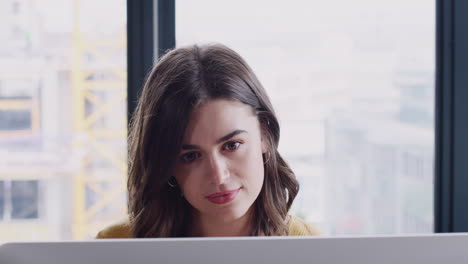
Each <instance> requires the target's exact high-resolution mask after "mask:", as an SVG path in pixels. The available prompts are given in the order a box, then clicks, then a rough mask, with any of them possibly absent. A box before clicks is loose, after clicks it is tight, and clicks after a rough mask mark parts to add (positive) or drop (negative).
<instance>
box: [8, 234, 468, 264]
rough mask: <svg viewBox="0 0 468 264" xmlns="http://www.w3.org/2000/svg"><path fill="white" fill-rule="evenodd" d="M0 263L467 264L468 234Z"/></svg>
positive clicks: (213, 245) (247, 241)
mask: <svg viewBox="0 0 468 264" xmlns="http://www.w3.org/2000/svg"><path fill="white" fill-rule="evenodd" d="M0 263H1V264H32V263H34V264H58V263H60V264H84V263H86V264H92V263H93V264H94V263H96V264H130V263H132V264H149V263H151V264H155V263H161V264H164V263H177V264H181V263H190V264H208V263H217V264H218V263H223V264H230V263H232V264H234V263H235V264H239V263H242V264H246V263H256V264H258V263H267V264H274V263H281V264H293V263H307V264H311V263H320V264H337V263H346V264H358V263H359V264H364V263H372V264H402V263H408V264H436V263H437V264H441V263H450V264H454V263H460V264H461V263H464V264H466V263H468V235H467V234H435V235H414V236H385V237H243V238H165V239H119V240H93V241H81V242H79V241H76V242H36V243H29V242H25V243H7V244H4V245H2V246H0Z"/></svg>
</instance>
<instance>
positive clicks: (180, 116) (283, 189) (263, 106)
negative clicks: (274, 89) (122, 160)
mask: <svg viewBox="0 0 468 264" xmlns="http://www.w3.org/2000/svg"><path fill="white" fill-rule="evenodd" d="M212 99H227V100H237V101H240V102H242V103H244V104H246V105H249V106H251V107H252V111H253V112H254V113H255V114H256V116H257V117H258V121H259V123H260V127H261V133H262V137H263V139H264V140H266V142H267V145H268V152H267V153H266V154H264V155H263V160H264V171H265V177H264V182H263V186H262V189H261V191H260V194H259V196H258V197H257V199H256V201H255V202H254V205H253V206H254V208H255V210H254V215H253V218H252V219H251V220H252V221H253V222H252V226H253V229H252V231H251V235H253V236H256V235H266V236H272V235H286V234H287V233H288V227H287V224H286V221H285V220H286V217H287V213H288V211H289V209H290V207H291V205H292V203H293V201H294V198H295V197H296V195H297V193H298V191H299V183H298V182H297V180H296V177H295V175H294V173H293V171H292V170H291V169H290V168H289V166H288V164H287V163H286V161H285V160H284V159H283V158H282V157H281V155H280V154H279V153H278V150H277V149H278V142H279V139H280V127H279V124H278V120H277V118H276V115H275V112H274V110H273V107H272V105H271V102H270V100H269V98H268V96H267V93H266V92H265V89H264V88H263V86H262V85H261V84H260V82H259V80H258V79H257V77H256V76H255V74H254V73H253V71H252V70H251V69H250V67H249V66H248V65H247V63H246V62H245V61H244V60H243V59H242V58H241V56H240V55H239V54H237V53H236V52H235V51H233V50H231V49H229V48H228V47H226V46H224V45H221V44H212V45H203V46H197V45H194V46H188V47H183V48H177V49H174V50H172V51H170V52H168V53H167V54H166V55H164V56H163V57H162V58H161V59H160V60H159V62H158V63H157V64H156V65H155V66H154V68H153V69H152V70H151V72H150V74H149V75H148V77H147V78H146V81H145V84H144V87H143V90H142V92H141V94H140V97H139V100H138V104H137V107H136V110H135V112H134V115H133V117H132V120H131V123H130V128H129V175H128V186H127V187H128V199H129V200H128V209H129V215H130V226H131V232H132V234H133V236H134V237H137V238H150V237H184V236H187V235H188V230H189V227H190V224H191V220H190V210H191V205H190V204H189V203H188V202H187V201H186V200H185V198H183V197H181V195H180V190H178V189H177V188H171V187H170V186H169V185H168V184H167V183H168V180H169V178H170V177H171V174H170V172H171V170H172V169H173V168H174V166H175V162H176V159H177V155H178V154H179V151H180V149H181V146H182V140H183V136H184V133H185V129H186V127H187V124H188V122H189V117H190V114H191V113H192V111H193V110H194V109H195V108H196V107H197V106H198V105H200V104H201V103H203V102H205V101H207V100H212Z"/></svg>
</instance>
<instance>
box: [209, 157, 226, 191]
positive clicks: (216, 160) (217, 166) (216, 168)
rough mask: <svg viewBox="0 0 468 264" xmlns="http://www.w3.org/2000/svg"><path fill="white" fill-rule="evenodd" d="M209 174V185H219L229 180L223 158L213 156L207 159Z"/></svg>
mask: <svg viewBox="0 0 468 264" xmlns="http://www.w3.org/2000/svg"><path fill="white" fill-rule="evenodd" d="M208 166H209V172H208V175H209V176H210V182H211V184H215V185H221V184H224V183H226V181H227V179H228V178H229V169H228V166H227V161H226V159H225V158H224V157H222V156H219V155H215V156H213V157H211V158H210V159H209V164H208Z"/></svg>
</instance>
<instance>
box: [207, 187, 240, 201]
mask: <svg viewBox="0 0 468 264" xmlns="http://www.w3.org/2000/svg"><path fill="white" fill-rule="evenodd" d="M241 188H242V187H240V188H238V189H235V190H229V191H224V192H217V193H213V194H210V195H207V196H205V198H206V199H208V201H210V202H212V203H214V204H225V203H229V202H231V201H233V200H234V199H236V197H237V194H239V191H240V189H241Z"/></svg>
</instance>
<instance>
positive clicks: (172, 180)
mask: <svg viewBox="0 0 468 264" xmlns="http://www.w3.org/2000/svg"><path fill="white" fill-rule="evenodd" d="M167 185H169V186H171V188H175V187H177V181H176V179H175V177H174V176H171V177H170V178H169V180H168V181H167Z"/></svg>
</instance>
